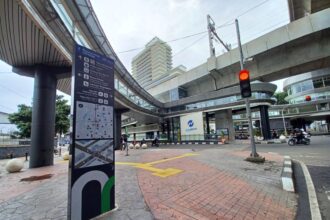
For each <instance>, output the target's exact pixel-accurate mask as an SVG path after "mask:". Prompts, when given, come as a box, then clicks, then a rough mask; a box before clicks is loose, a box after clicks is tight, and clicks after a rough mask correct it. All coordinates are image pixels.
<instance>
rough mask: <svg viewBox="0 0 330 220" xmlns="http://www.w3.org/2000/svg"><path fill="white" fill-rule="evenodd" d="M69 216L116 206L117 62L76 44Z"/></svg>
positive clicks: (93, 213) (81, 216) (85, 215)
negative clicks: (115, 114) (115, 64)
mask: <svg viewBox="0 0 330 220" xmlns="http://www.w3.org/2000/svg"><path fill="white" fill-rule="evenodd" d="M72 71H73V76H74V95H73V100H74V101H73V105H74V106H73V109H74V110H73V133H72V138H73V140H72V149H71V152H72V159H71V163H70V166H71V167H70V176H69V177H70V180H69V184H70V188H69V210H68V212H69V213H68V216H69V219H77V220H79V219H90V218H92V217H95V216H97V215H100V214H102V213H104V212H107V211H109V210H111V209H113V208H114V206H115V205H114V201H115V196H114V194H115V189H114V180H115V175H114V171H115V166H114V160H115V158H114V131H113V128H114V127H113V126H114V125H113V121H114V115H113V112H114V61H113V60H112V59H110V58H108V57H106V56H103V55H101V54H98V53H96V52H94V51H92V50H90V49H87V48H85V47H82V46H79V45H76V47H75V56H74V61H73V68H72Z"/></svg>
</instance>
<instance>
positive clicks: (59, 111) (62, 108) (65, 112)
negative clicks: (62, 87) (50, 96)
mask: <svg viewBox="0 0 330 220" xmlns="http://www.w3.org/2000/svg"><path fill="white" fill-rule="evenodd" d="M67 103H68V101H67V100H65V99H63V96H62V95H57V96H56V117H55V133H56V134H64V133H66V132H67V131H68V130H69V128H70V119H69V115H70V106H69V105H68V104H67Z"/></svg>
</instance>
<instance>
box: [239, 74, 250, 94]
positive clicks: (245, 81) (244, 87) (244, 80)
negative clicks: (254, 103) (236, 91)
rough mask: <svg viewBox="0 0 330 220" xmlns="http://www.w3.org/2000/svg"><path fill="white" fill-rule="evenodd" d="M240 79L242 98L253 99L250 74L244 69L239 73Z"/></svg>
mask: <svg viewBox="0 0 330 220" xmlns="http://www.w3.org/2000/svg"><path fill="white" fill-rule="evenodd" d="M238 78H239V85H240V88H241V96H242V98H248V97H251V95H252V93H251V85H250V72H249V71H248V70H245V69H243V70H241V71H240V72H239V75H238Z"/></svg>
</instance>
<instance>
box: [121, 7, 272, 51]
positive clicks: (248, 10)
mask: <svg viewBox="0 0 330 220" xmlns="http://www.w3.org/2000/svg"><path fill="white" fill-rule="evenodd" d="M268 1H270V0H265V1H263V2H261V3H259V4H257V5H255V6H253V7H251V8H249V9H247V10H246V11H244V12H242V13H241V14H239V15H237V16H236V18H239V17H241V16H243V15H245V14H246V13H248V12H250V11H252V10H254V9H255V8H258V7H259V6H261V5H263V4H265V3H266V2H268ZM234 23H235V22H234V21H233V19H230V20H228V21H227V22H225V23H223V24H221V25H219V26H217V27H216V28H215V29H219V28H223V27H226V26H229V25H232V24H234ZM207 32H208V31H201V32H198V33H195V34H190V35H186V36H183V37H180V38H175V39H172V40H169V41H165V42H163V43H162V44H166V43H171V42H175V41H179V40H183V39H187V38H190V37H194V36H197V35H201V34H204V33H207ZM144 48H145V46H143V47H136V48H132V49H129V50H124V51H120V52H118V54H120V53H128V52H132V51H136V50H142V49H144Z"/></svg>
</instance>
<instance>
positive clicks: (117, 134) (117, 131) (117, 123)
mask: <svg viewBox="0 0 330 220" xmlns="http://www.w3.org/2000/svg"><path fill="white" fill-rule="evenodd" d="M127 111H128V110H123V109H115V110H114V117H113V118H114V122H113V125H114V128H113V129H114V134H113V135H114V138H113V139H114V148H115V149H121V142H120V138H121V114H123V113H124V112H127Z"/></svg>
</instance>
